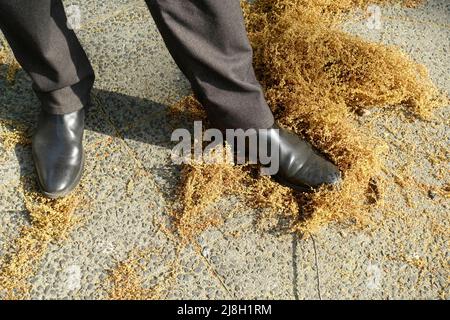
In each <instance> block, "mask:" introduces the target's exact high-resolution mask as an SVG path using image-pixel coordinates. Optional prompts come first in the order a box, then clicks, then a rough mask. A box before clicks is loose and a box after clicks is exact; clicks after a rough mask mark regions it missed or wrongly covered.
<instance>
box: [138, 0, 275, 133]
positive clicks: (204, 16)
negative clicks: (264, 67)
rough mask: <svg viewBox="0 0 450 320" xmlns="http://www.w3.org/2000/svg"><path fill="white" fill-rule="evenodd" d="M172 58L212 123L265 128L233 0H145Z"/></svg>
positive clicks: (268, 118) (267, 116)
mask: <svg viewBox="0 0 450 320" xmlns="http://www.w3.org/2000/svg"><path fill="white" fill-rule="evenodd" d="M146 1H147V5H148V7H149V8H150V12H151V13H152V16H153V18H154V20H155V22H156V24H157V26H158V28H159V30H160V32H161V34H162V36H163V39H164V41H165V43H166V45H167V47H168V49H169V51H170V53H171V55H172V57H173V58H174V59H175V62H176V63H177V64H178V66H179V67H180V69H181V71H182V72H183V73H184V74H185V75H186V77H187V78H188V79H189V81H190V82H191V85H192V88H193V90H194V93H195V95H196V96H197V98H198V99H199V100H200V102H201V103H202V104H203V106H204V107H205V108H206V111H207V113H208V116H209V118H210V120H211V122H212V123H213V125H215V126H216V127H218V128H220V129H225V128H242V129H248V128H268V127H270V126H271V125H272V124H273V115H272V112H271V111H270V109H269V107H268V106H267V103H266V101H265V99H264V95H263V92H262V89H261V86H260V84H259V83H258V81H257V80H256V77H255V73H254V70H253V66H252V56H253V52H252V48H251V46H250V43H249V40H248V38H247V34H246V31H245V25H244V19H243V16H242V11H241V7H240V5H239V0H146Z"/></svg>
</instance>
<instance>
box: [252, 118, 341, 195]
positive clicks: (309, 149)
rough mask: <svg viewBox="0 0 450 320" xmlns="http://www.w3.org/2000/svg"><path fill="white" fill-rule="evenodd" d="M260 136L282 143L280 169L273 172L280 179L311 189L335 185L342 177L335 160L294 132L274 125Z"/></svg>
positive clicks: (271, 141) (283, 182) (298, 187)
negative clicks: (329, 158) (275, 172)
mask: <svg viewBox="0 0 450 320" xmlns="http://www.w3.org/2000/svg"><path fill="white" fill-rule="evenodd" d="M276 129H278V133H277V130H276ZM258 137H259V138H260V139H264V140H268V143H270V144H272V143H274V144H275V145H278V146H279V170H278V173H277V174H275V175H274V176H273V178H274V179H275V180H276V181H278V182H279V183H281V184H283V185H285V186H288V187H290V188H293V189H295V190H298V191H303V192H311V191H314V189H315V188H318V187H320V186H321V185H334V184H337V183H338V182H339V181H340V180H341V174H340V171H339V169H338V168H337V167H336V166H335V165H334V164H333V163H331V162H330V161H328V160H327V159H325V158H324V157H323V156H322V155H320V154H319V153H318V151H317V150H316V149H314V148H313V146H312V145H311V144H309V143H308V142H306V141H304V140H302V139H301V138H300V137H299V136H297V135H295V134H293V133H292V132H289V131H287V130H284V129H282V128H280V127H278V126H277V125H274V126H273V127H272V128H270V129H268V130H267V131H265V132H264V130H263V131H259V133H258Z"/></svg>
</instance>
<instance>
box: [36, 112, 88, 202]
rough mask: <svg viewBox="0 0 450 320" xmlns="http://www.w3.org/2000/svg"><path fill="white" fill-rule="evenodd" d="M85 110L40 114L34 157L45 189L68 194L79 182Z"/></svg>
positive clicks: (58, 194)
mask: <svg viewBox="0 0 450 320" xmlns="http://www.w3.org/2000/svg"><path fill="white" fill-rule="evenodd" d="M83 132H84V110H83V109H82V110H80V111H75V112H72V113H68V114H62V115H56V114H49V113H47V112H45V111H42V113H41V114H40V116H39V121H38V126H37V129H36V132H35V134H34V136H33V141H32V148H33V159H34V163H35V166H36V171H37V175H38V180H39V184H40V186H41V189H42V192H43V193H44V194H45V195H46V196H47V197H49V198H52V199H55V198H59V197H64V196H66V195H67V194H68V193H70V192H71V191H72V190H73V189H75V187H76V186H77V185H78V183H79V182H80V179H81V175H82V173H83V167H84V151H83Z"/></svg>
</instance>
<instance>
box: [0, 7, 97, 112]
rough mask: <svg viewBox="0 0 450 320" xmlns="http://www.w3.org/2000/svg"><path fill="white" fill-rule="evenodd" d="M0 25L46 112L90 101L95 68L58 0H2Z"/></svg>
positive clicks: (67, 109)
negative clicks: (68, 22) (67, 20)
mask: <svg viewBox="0 0 450 320" xmlns="http://www.w3.org/2000/svg"><path fill="white" fill-rule="evenodd" d="M0 28H1V30H2V31H3V33H4V35H5V37H6V39H7V40H8V42H9V44H10V46H11V48H12V50H13V52H14V55H15V57H16V59H17V60H18V62H19V63H20V64H21V66H22V68H23V69H24V70H25V71H26V72H27V73H28V74H29V75H30V77H31V79H32V80H33V89H34V91H35V92H36V94H37V96H38V97H39V99H40V100H41V102H42V107H43V108H44V110H46V111H48V112H50V113H53V114H64V113H70V112H73V111H77V110H80V109H81V108H83V107H84V106H86V105H87V104H88V102H89V96H90V91H91V88H92V85H93V82H94V72H93V70H92V67H91V65H90V63H89V60H88V58H87V57H86V54H85V52H84V50H83V48H82V47H81V45H80V43H79V42H78V39H77V37H76V35H75V33H74V32H73V31H72V30H70V29H69V28H68V27H67V24H66V15H65V12H64V7H63V5H62V3H61V1H60V0H0Z"/></svg>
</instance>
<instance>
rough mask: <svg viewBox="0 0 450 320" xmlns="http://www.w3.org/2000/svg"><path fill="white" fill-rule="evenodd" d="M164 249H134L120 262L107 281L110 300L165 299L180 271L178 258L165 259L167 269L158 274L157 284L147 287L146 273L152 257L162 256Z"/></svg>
mask: <svg viewBox="0 0 450 320" xmlns="http://www.w3.org/2000/svg"><path fill="white" fill-rule="evenodd" d="M161 252H162V249H155V248H153V249H145V250H133V251H132V252H130V253H129V255H128V257H127V259H125V260H124V261H121V262H118V263H117V265H116V267H115V268H114V269H113V270H112V271H110V273H109V275H108V279H107V280H108V281H107V289H106V290H107V292H108V294H107V298H108V299H110V300H158V299H164V298H165V297H166V295H167V294H168V289H169V287H170V286H171V285H173V283H174V281H175V277H176V274H177V272H178V266H179V265H178V263H177V259H175V260H173V261H171V262H167V261H163V262H162V263H163V264H164V266H165V267H167V270H164V271H162V272H161V273H162V274H159V275H158V276H157V281H156V284H155V285H153V286H148V287H146V286H145V285H144V284H143V283H144V278H145V277H144V275H143V274H144V273H145V271H146V270H149V269H150V268H148V266H146V265H147V264H149V263H150V260H152V258H155V257H156V258H158V257H160V256H161V254H162V253H161Z"/></svg>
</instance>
